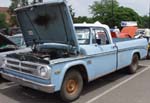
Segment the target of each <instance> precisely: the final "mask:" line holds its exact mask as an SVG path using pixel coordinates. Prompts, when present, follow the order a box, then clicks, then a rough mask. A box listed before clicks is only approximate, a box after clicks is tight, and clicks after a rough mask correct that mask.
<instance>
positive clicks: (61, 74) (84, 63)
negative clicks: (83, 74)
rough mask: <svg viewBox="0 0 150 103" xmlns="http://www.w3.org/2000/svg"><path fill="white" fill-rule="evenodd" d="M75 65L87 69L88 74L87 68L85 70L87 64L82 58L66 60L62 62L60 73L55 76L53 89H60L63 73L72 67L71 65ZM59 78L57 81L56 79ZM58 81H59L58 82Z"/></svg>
mask: <svg viewBox="0 0 150 103" xmlns="http://www.w3.org/2000/svg"><path fill="white" fill-rule="evenodd" d="M77 65H83V66H84V67H85V69H86V71H87V75H88V70H87V65H86V62H85V61H82V60H78V61H71V62H67V63H64V64H63V65H61V66H62V68H61V72H60V74H59V75H58V76H57V77H56V78H57V79H56V78H55V81H54V82H55V91H59V90H60V89H61V86H62V83H63V80H64V77H65V74H66V73H67V71H68V70H70V69H72V67H74V66H77ZM58 78H59V81H58ZM58 82H59V83H58Z"/></svg>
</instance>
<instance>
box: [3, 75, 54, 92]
mask: <svg viewBox="0 0 150 103" xmlns="http://www.w3.org/2000/svg"><path fill="white" fill-rule="evenodd" d="M2 77H3V78H5V79H7V80H10V81H13V82H16V83H18V84H20V85H23V86H26V87H29V88H32V89H36V90H39V91H43V92H46V93H53V92H55V86H54V85H52V84H50V85H46V84H41V83H37V82H33V81H30V80H27V79H24V78H19V77H16V76H13V75H11V74H7V73H2Z"/></svg>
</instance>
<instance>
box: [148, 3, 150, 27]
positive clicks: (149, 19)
mask: <svg viewBox="0 0 150 103" xmlns="http://www.w3.org/2000/svg"><path fill="white" fill-rule="evenodd" d="M148 20H149V29H150V2H149V19H148Z"/></svg>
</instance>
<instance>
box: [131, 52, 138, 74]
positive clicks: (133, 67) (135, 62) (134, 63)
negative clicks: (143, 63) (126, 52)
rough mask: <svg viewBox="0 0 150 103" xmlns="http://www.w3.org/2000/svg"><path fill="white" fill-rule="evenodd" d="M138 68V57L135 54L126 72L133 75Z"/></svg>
mask: <svg viewBox="0 0 150 103" xmlns="http://www.w3.org/2000/svg"><path fill="white" fill-rule="evenodd" d="M138 67H139V57H138V55H137V54H134V55H133V58H132V62H131V64H130V65H129V67H128V72H129V73H130V74H134V73H136V71H137V69H138Z"/></svg>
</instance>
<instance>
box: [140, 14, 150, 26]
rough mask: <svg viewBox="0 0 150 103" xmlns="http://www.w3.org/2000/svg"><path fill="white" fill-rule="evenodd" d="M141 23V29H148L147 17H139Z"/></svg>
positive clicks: (149, 20) (149, 21)
mask: <svg viewBox="0 0 150 103" xmlns="http://www.w3.org/2000/svg"><path fill="white" fill-rule="evenodd" d="M141 21H142V23H141V24H142V25H141V27H142V28H149V27H150V17H149V16H146V15H145V16H142V17H141Z"/></svg>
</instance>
